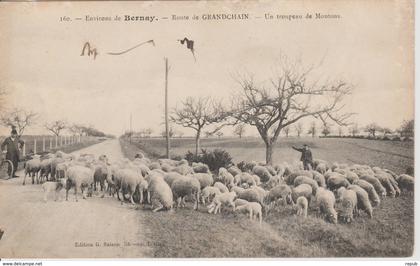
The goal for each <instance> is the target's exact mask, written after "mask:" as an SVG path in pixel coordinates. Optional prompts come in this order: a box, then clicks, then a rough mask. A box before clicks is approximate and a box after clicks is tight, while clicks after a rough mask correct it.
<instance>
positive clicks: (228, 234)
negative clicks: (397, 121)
mask: <svg viewBox="0 0 420 266" xmlns="http://www.w3.org/2000/svg"><path fill="white" fill-rule="evenodd" d="M164 143H165V142H164V140H163V139H143V140H142V141H141V143H136V144H130V143H128V142H126V141H124V140H122V141H121V147H122V150H123V152H124V154H125V156H126V157H128V158H133V157H134V154H135V153H136V152H138V151H139V150H142V151H143V152H145V153H146V154H148V155H149V157H153V156H155V157H157V156H160V155H162V154H164V147H165V146H164ZM303 143H307V144H309V145H310V146H311V148H312V150H313V153H314V157H315V158H323V159H325V160H329V161H337V162H347V163H364V164H369V165H372V166H374V165H378V166H382V167H387V168H389V169H392V170H394V171H396V172H398V173H402V172H404V171H405V169H406V168H407V167H408V166H413V164H414V151H413V150H414V147H413V146H414V145H413V143H412V142H392V141H375V140H373V141H372V140H363V139H317V138H316V139H309V138H306V139H303V138H302V139H297V138H289V139H281V140H280V143H279V144H277V146H276V149H275V157H274V160H275V162H282V161H287V162H292V161H294V160H297V159H298V158H299V156H298V155H299V154H297V153H296V152H294V151H293V150H292V149H291V146H292V145H297V146H299V145H302V144H303ZM172 147H173V151H174V152H173V154H180V155H181V154H184V153H185V152H186V151H187V150H193V149H194V141H193V140H192V139H175V140H173V141H172ZM202 147H203V148H208V149H213V148H223V149H225V150H227V151H228V152H229V153H231V155H232V157H233V158H234V161H235V162H239V161H241V160H261V161H262V160H264V146H263V144H262V143H261V141H259V140H258V139H255V138H246V139H241V140H239V139H228V138H225V139H220V140H219V139H204V140H203V141H202ZM145 213H146V214H145V215H148V218H147V220H148V221H150V223H149V224H148V228H149V229H148V232H147V235H148V236H149V237H150V239H152V241H153V243H154V252H155V256H158V257H407V256H411V255H412V253H413V246H414V199H413V196H412V195H409V194H403V195H402V196H400V197H398V198H385V199H384V200H383V201H382V202H381V205H380V206H379V207H378V208H375V209H374V212H373V213H374V217H373V219H368V218H367V216H366V215H365V214H362V215H361V216H359V217H357V218H356V219H355V221H354V222H353V223H352V224H337V225H333V224H329V223H326V222H324V221H323V220H322V219H320V218H317V217H316V214H315V213H314V210H313V206H310V210H309V216H308V218H307V219H301V218H298V217H296V216H295V215H294V211H293V209H292V207H290V206H286V207H280V208H278V209H277V210H274V211H272V212H270V213H269V215H268V216H266V217H264V222H263V225H262V226H261V227H260V226H258V224H256V223H253V222H250V221H249V220H248V219H247V217H245V215H243V214H237V213H234V214H233V213H229V212H228V213H225V214H222V215H213V214H208V213H207V212H206V209H205V207H203V206H200V209H199V211H193V210H192V208H189V209H184V210H176V211H175V212H173V213H168V212H160V213H158V214H155V213H151V212H145Z"/></svg>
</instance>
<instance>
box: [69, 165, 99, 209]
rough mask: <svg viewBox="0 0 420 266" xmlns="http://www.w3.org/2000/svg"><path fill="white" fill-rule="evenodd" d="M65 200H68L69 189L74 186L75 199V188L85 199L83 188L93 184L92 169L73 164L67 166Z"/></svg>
mask: <svg viewBox="0 0 420 266" xmlns="http://www.w3.org/2000/svg"><path fill="white" fill-rule="evenodd" d="M66 178H67V183H66V200H68V195H69V190H70V189H71V188H72V187H74V194H75V198H76V201H78V200H77V190H78V189H80V191H81V192H82V196H83V199H86V196H85V194H84V188H86V187H91V186H92V184H93V171H92V169H90V168H87V167H84V166H80V165H74V166H71V167H69V169H68V170H67V172H66Z"/></svg>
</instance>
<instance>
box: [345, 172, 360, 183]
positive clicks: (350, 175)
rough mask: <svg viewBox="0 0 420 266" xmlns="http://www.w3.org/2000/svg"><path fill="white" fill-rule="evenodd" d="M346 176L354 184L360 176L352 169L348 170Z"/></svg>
mask: <svg viewBox="0 0 420 266" xmlns="http://www.w3.org/2000/svg"><path fill="white" fill-rule="evenodd" d="M344 177H345V178H346V179H347V180H348V181H349V182H350V184H353V183H354V182H355V181H357V180H359V176H358V175H357V174H356V173H354V172H351V171H346V172H345V174H344Z"/></svg>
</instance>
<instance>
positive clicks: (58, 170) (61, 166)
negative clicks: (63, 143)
mask: <svg viewBox="0 0 420 266" xmlns="http://www.w3.org/2000/svg"><path fill="white" fill-rule="evenodd" d="M69 164H70V163H69V162H62V163H58V164H57V165H56V166H55V167H54V173H55V174H54V178H53V179H55V180H59V179H62V178H64V177H65V175H66V171H67V168H68V167H69ZM51 167H52V165H51ZM51 174H52V172H51Z"/></svg>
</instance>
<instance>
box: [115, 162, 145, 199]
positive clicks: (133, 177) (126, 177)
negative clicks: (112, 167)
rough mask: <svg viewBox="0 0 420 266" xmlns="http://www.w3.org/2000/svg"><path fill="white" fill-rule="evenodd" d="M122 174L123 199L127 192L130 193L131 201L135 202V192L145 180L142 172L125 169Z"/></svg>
mask: <svg viewBox="0 0 420 266" xmlns="http://www.w3.org/2000/svg"><path fill="white" fill-rule="evenodd" d="M120 175H121V192H122V199H123V200H124V198H125V194H126V193H128V196H129V199H130V201H131V203H132V204H135V203H134V199H133V194H134V192H136V189H137V188H138V187H139V185H140V183H141V182H142V181H143V180H144V179H143V177H142V176H141V174H139V172H136V171H134V170H133V169H123V170H122V171H121V172H120ZM117 193H118V191H117ZM140 197H141V199H142V198H143V197H142V196H140ZM121 203H122V202H121Z"/></svg>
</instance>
